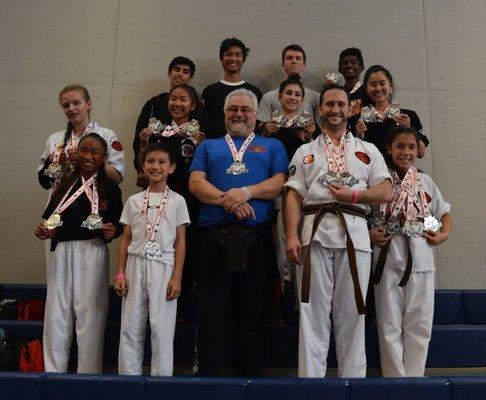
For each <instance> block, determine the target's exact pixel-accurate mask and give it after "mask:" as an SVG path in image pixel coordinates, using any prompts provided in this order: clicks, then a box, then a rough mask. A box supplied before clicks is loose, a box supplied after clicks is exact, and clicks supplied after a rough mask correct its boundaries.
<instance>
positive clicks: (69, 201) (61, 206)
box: [53, 174, 98, 214]
mask: <svg viewBox="0 0 486 400" xmlns="http://www.w3.org/2000/svg"><path fill="white" fill-rule="evenodd" d="M95 179H96V174H95V175H93V176H92V177H91V178H89V179H88V180H87V181H85V182H83V184H82V185H81V186H80V188H79V189H78V190H76V192H74V194H73V195H72V196H71V197H69V199H68V198H67V197H68V196H69V193H70V192H71V190H72V189H73V187H74V185H76V182H77V181H78V180H77V179H76V181H75V182H74V183H73V184H72V185H71V187H70V188H69V189H68V190H67V191H66V194H65V195H64V197H63V198H62V199H61V201H60V202H59V204H58V205H57V207H56V209H55V210H54V212H53V214H61V213H62V212H63V211H64V210H65V209H67V208H68V207H69V206H70V205H71V204H73V203H74V201H75V200H76V199H77V198H78V197H79V196H81V194H83V192H86V189H88V188H89V187H90V186H91V185H93V183H94V182H95ZM96 202H98V192H96Z"/></svg>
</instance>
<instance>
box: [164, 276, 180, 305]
mask: <svg viewBox="0 0 486 400" xmlns="http://www.w3.org/2000/svg"><path fill="white" fill-rule="evenodd" d="M180 294H181V278H177V277H172V278H170V281H169V284H168V285H167V294H166V295H165V299H166V300H174V299H177V298H178V297H179V296H180Z"/></svg>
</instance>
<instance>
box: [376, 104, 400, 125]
mask: <svg viewBox="0 0 486 400" xmlns="http://www.w3.org/2000/svg"><path fill="white" fill-rule="evenodd" d="M370 108H371V110H372V111H373V114H374V115H375V116H376V120H377V122H383V121H384V120H385V119H387V118H392V117H394V116H395V113H394V111H392V107H391V103H390V104H388V106H387V107H386V108H385V111H383V114H382V113H380V112H379V111H378V110H377V109H376V108H375V107H374V106H373V105H371V104H370Z"/></svg>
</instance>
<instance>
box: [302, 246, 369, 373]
mask: <svg viewBox="0 0 486 400" xmlns="http://www.w3.org/2000/svg"><path fill="white" fill-rule="evenodd" d="M308 251H310V252H311V263H312V270H311V271H312V272H311V285H310V297H309V303H302V302H301V303H300V328H299V376H300V377H324V376H325V375H326V369H327V354H328V350H329V338H330V334H331V319H330V315H331V311H332V319H333V323H334V339H335V342H336V356H337V361H338V370H337V374H338V376H339V377H364V376H366V354H365V332H364V322H365V317H364V315H359V314H358V310H357V308H356V300H355V298H354V288H353V280H352V278H351V272H350V269H349V262H348V255H347V253H346V249H329V248H325V247H323V246H322V245H321V244H320V243H318V242H315V241H313V242H311V244H310V248H309V249H308ZM370 263H371V253H369V252H365V251H359V250H356V264H357V267H358V275H359V283H360V285H361V292H362V294H363V299H365V298H366V292H367V290H368V281H369V276H370V268H371V266H370ZM302 271H303V268H302V266H297V279H298V288H299V297H300V291H301V284H302Z"/></svg>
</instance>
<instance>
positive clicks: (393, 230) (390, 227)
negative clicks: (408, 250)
mask: <svg viewBox="0 0 486 400" xmlns="http://www.w3.org/2000/svg"><path fill="white" fill-rule="evenodd" d="M386 231H387V232H388V233H389V234H390V235H396V234H398V233H402V226H401V225H400V221H397V220H393V221H388V223H387V224H386Z"/></svg>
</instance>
